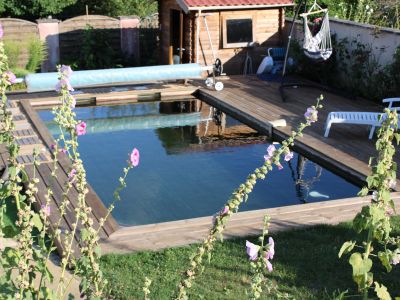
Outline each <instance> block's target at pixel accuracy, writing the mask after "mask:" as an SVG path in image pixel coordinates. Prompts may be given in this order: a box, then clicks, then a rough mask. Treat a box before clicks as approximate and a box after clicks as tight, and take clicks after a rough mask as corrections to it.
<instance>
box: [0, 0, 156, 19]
mask: <svg viewBox="0 0 400 300" xmlns="http://www.w3.org/2000/svg"><path fill="white" fill-rule="evenodd" d="M86 5H87V6H88V9H89V13H90V14H99V15H106V16H110V17H118V16H131V15H135V16H139V17H146V16H149V15H151V14H154V13H156V12H157V9H158V4H157V1H155V0H82V1H77V0H31V1H26V0H0V15H1V16H2V17H18V18H21V19H27V20H32V21H35V20H36V19H39V18H45V17H47V16H49V15H52V16H53V17H56V18H61V19H67V18H72V17H75V16H79V15H84V14H86Z"/></svg>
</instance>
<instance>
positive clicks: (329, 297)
mask: <svg viewBox="0 0 400 300" xmlns="http://www.w3.org/2000/svg"><path fill="white" fill-rule="evenodd" d="M391 224H392V227H393V229H394V233H395V234H400V217H398V216H397V217H393V218H392V219H391ZM360 238H362V237H360V236H357V235H356V234H355V231H354V230H353V228H352V226H351V224H350V223H347V222H346V223H341V224H339V225H334V226H331V225H317V226H311V227H307V228H303V229H292V230H285V231H280V232H276V233H274V239H275V240H276V241H277V243H276V245H275V251H276V257H274V271H273V272H272V273H270V275H268V280H270V281H271V284H272V285H273V286H275V287H276V290H272V292H271V293H270V294H269V293H268V291H264V292H263V293H262V295H261V299H265V300H275V299H293V300H294V299H297V300H300V299H301V300H311V299H312V300H333V299H336V298H335V297H334V295H339V294H340V293H341V292H342V291H343V292H344V291H346V290H348V293H347V294H348V295H354V294H356V292H357V289H356V287H355V286H354V285H352V284H349V283H351V274H350V273H349V272H351V269H350V268H349V264H348V263H347V262H346V261H345V260H343V259H342V260H338V259H337V253H338V251H339V247H340V245H341V244H342V243H343V242H345V241H346V240H357V241H359V242H361V239H360ZM246 240H249V241H252V242H253V243H255V242H257V238H256V237H243V238H236V239H227V240H225V241H224V242H223V243H217V244H216V245H215V249H214V254H213V259H212V261H211V263H210V264H209V265H207V268H206V269H205V270H204V272H203V273H202V274H201V275H199V278H198V279H197V280H196V282H195V283H194V285H193V288H192V289H191V290H190V291H189V299H220V300H232V299H235V300H245V299H248V295H246V289H247V287H248V286H249V283H250V282H251V277H252V273H251V267H250V266H249V261H248V257H247V255H246V252H245V246H244V245H245V244H246ZM278 241H279V242H278ZM338 245H339V246H338ZM197 247H198V245H190V246H184V247H177V248H169V249H164V250H159V251H140V252H135V253H129V254H107V255H104V256H103V257H102V258H101V269H102V270H103V272H104V275H105V277H106V278H107V280H108V281H109V282H110V286H111V296H110V298H112V297H114V298H116V299H143V292H142V290H141V286H142V283H143V282H144V280H145V277H146V276H148V277H151V278H152V279H153V282H154V284H153V285H152V288H151V289H152V294H150V295H151V297H152V299H157V300H167V299H171V297H170V295H171V294H173V292H174V290H175V288H176V282H177V281H178V280H179V273H180V272H183V271H184V265H185V264H187V263H188V260H189V259H188V258H187V257H189V256H190V254H191V253H193V252H194V251H195V249H196V248H197ZM185 258H186V259H185ZM376 276H377V278H376V279H377V280H385V282H386V283H387V284H386V285H387V287H388V289H389V291H390V292H391V293H392V294H393V295H396V296H400V291H399V290H398V283H399V282H398V278H399V276H400V268H396V269H394V270H393V271H392V272H391V273H389V274H385V273H383V272H382V273H377V274H376ZM339 291H340V292H339ZM279 294H286V295H287V296H286V297H281V298H279V297H278V295H279ZM345 299H353V298H350V297H349V298H345ZM354 299H357V298H354Z"/></svg>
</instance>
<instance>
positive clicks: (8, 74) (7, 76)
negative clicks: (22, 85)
mask: <svg viewBox="0 0 400 300" xmlns="http://www.w3.org/2000/svg"><path fill="white" fill-rule="evenodd" d="M2 77H4V78H5V79H6V81H7V82H8V83H9V84H13V83H15V81H16V80H17V77H16V76H15V74H14V73H13V72H11V71H5V72H4V73H3V76H2Z"/></svg>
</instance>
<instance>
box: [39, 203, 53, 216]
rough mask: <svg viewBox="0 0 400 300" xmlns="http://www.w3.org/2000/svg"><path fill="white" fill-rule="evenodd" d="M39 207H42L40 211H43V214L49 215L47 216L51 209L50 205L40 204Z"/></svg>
mask: <svg viewBox="0 0 400 300" xmlns="http://www.w3.org/2000/svg"><path fill="white" fill-rule="evenodd" d="M41 209H42V211H43V214H44V215H45V216H46V217H49V216H50V212H51V210H50V206H49V205H47V204H46V205H44V204H42V206H41Z"/></svg>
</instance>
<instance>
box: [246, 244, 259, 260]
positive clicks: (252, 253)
mask: <svg viewBox="0 0 400 300" xmlns="http://www.w3.org/2000/svg"><path fill="white" fill-rule="evenodd" d="M259 250H260V246H258V245H255V244H253V243H251V242H249V241H246V252H247V255H248V256H249V258H250V260H256V259H257V257H258V251H259Z"/></svg>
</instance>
